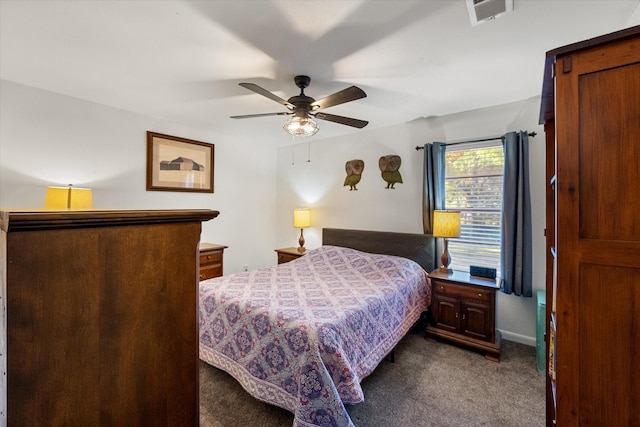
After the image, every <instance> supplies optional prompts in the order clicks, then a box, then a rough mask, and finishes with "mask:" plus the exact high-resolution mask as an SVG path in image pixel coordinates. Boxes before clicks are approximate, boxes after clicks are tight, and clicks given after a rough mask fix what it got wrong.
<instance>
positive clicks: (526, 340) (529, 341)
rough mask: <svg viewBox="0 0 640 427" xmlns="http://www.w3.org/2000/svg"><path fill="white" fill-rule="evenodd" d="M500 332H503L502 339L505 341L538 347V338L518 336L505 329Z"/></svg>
mask: <svg viewBox="0 0 640 427" xmlns="http://www.w3.org/2000/svg"><path fill="white" fill-rule="evenodd" d="M500 332H502V339H503V340H508V341H515V342H518V343H520V344H525V345H530V346H531V347H535V346H536V338H535V337H528V336H526V335H520V334H516V333H514V332H509V331H505V330H503V329H500Z"/></svg>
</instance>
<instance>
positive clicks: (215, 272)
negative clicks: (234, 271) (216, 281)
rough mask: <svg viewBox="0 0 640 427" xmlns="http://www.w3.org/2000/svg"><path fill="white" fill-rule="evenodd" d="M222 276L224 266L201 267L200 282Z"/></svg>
mask: <svg viewBox="0 0 640 427" xmlns="http://www.w3.org/2000/svg"><path fill="white" fill-rule="evenodd" d="M220 276H222V264H218V265H216V266H213V267H206V266H200V280H207V279H211V278H213V277H220Z"/></svg>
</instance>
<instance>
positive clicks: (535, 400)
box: [200, 333, 545, 427]
mask: <svg viewBox="0 0 640 427" xmlns="http://www.w3.org/2000/svg"><path fill="white" fill-rule="evenodd" d="M362 388H363V390H364V395H365V401H364V402H362V403H359V404H357V405H348V406H347V410H348V412H349V414H350V416H351V419H352V421H353V423H354V424H355V425H356V426H357V427H395V426H398V427H399V426H434V427H435V426H437V427H447V426H456V427H457V426H488V427H500V426H505V427H518V426H527V427H535V426H544V424H545V422H544V421H545V419H544V417H545V380H544V376H543V375H542V374H539V373H538V370H537V365H536V355H535V348H534V347H530V346H526V345H522V344H518V343H514V342H511V341H503V347H502V357H501V361H500V363H496V362H492V361H490V360H487V359H485V358H484V356H483V355H482V354H480V353H478V352H475V351H473V350H469V349H466V348H460V347H457V346H455V345H452V344H447V343H444V342H433V341H429V340H425V339H424V337H423V336H421V335H419V334H416V333H409V334H408V335H407V336H406V337H405V338H404V339H403V340H402V341H401V342H400V343H399V344H398V346H397V347H396V358H395V363H391V362H389V361H387V360H384V361H382V362H381V363H380V365H379V366H378V368H377V369H376V370H375V371H374V372H373V373H372V374H371V375H370V376H369V377H367V378H365V379H364V380H363V381H362ZM200 425H201V426H203V427H245V426H255V427H282V426H285V427H289V426H292V425H293V415H291V413H289V412H288V411H285V410H284V409H280V408H277V407H275V406H271V405H268V404H266V403H263V402H260V401H258V400H256V399H254V398H253V397H251V396H250V395H249V394H247V393H246V392H245V391H244V389H243V388H242V387H241V386H240V385H239V384H238V382H236V380H235V379H234V378H233V377H231V376H230V375H228V374H227V373H225V372H223V371H220V370H218V369H216V368H213V367H211V366H209V365H207V364H206V363H204V362H200Z"/></svg>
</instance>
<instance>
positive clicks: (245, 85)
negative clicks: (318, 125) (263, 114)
mask: <svg viewBox="0 0 640 427" xmlns="http://www.w3.org/2000/svg"><path fill="white" fill-rule="evenodd" d="M238 84H239V85H240V86H242V87H243V88H246V89H249V90H251V91H254V92H255V93H257V94H260V95H262V96H266V97H267V98H269V99H271V100H273V101H276V102H278V103H280V104H282V105H284V106H285V107H287V108H288V109H290V110H293V109H294V108H296V107H295V106H294V105H293V104H291V103H290V102H289V101H287V100H286V99H282V98H280V97H279V96H278V95H276V94H273V93H271V92H269V91H268V90H266V89H263V88H261V87H260V86H258V85H257V84H254V83H238Z"/></svg>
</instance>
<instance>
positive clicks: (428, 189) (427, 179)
mask: <svg viewBox="0 0 640 427" xmlns="http://www.w3.org/2000/svg"><path fill="white" fill-rule="evenodd" d="M445 148H446V146H445V144H443V143H441V142H433V143H431V144H425V145H424V170H423V180H422V182H423V192H422V226H423V228H424V234H432V231H433V230H432V229H433V211H434V210H440V209H444V162H445V158H444V152H445ZM436 240H438V239H436ZM441 252H442V248H441V247H439V246H438V247H437V249H436V251H435V252H434V264H433V265H435V266H437V265H439V262H440V253H441Z"/></svg>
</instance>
